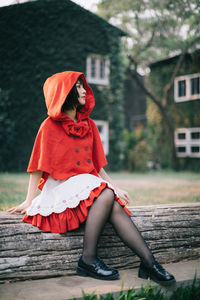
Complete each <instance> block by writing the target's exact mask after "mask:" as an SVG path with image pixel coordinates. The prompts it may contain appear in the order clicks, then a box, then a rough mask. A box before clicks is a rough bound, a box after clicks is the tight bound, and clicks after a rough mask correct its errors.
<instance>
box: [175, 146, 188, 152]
mask: <svg viewBox="0 0 200 300" xmlns="http://www.w3.org/2000/svg"><path fill="white" fill-rule="evenodd" d="M177 151H178V153H185V152H186V147H183V146H181V147H177Z"/></svg>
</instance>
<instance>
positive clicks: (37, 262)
mask: <svg viewBox="0 0 200 300" xmlns="http://www.w3.org/2000/svg"><path fill="white" fill-rule="evenodd" d="M131 211H132V214H133V216H132V217H131V218H132V220H133V221H134V222H135V223H136V225H137V226H138V228H139V230H140V231H141V233H142V235H143V236H144V238H145V240H146V242H147V243H148V244H149V246H150V248H151V249H152V251H153V253H154V255H155V257H156V259H157V260H158V261H159V262H160V263H169V262H176V261H181V260H185V259H187V260H191V259H197V258H199V257H200V235H199V232H200V218H199V215H200V204H179V205H156V206H141V207H134V208H133V207H132V208H131ZM21 218H22V215H11V214H9V213H6V212H0V282H5V281H7V280H10V281H16V280H26V279H36V278H47V277H55V276H61V275H74V274H75V273H76V265H77V261H78V259H79V257H80V255H81V253H82V245H83V236H84V225H81V227H80V228H79V229H77V230H74V231H71V232H68V233H66V234H56V233H47V232H43V231H40V230H39V229H38V228H37V227H34V226H32V225H31V224H27V223H23V222H22V221H21ZM99 256H100V257H101V258H102V259H104V261H105V262H106V263H108V264H110V265H111V266H113V267H116V268H119V269H127V268H135V267H138V265H139V258H138V257H137V256H136V255H135V254H134V253H133V252H132V251H131V250H130V249H129V248H128V247H126V246H125V245H124V243H123V242H122V241H121V240H120V239H119V237H118V236H116V233H115V232H114V230H113V229H112V227H111V225H109V224H107V225H106V227H105V229H104V231H103V233H102V236H101V239H100V242H99Z"/></svg>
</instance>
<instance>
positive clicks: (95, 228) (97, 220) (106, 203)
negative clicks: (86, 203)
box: [82, 188, 115, 264]
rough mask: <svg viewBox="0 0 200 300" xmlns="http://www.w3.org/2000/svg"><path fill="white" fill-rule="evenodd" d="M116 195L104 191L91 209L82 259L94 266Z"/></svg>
mask: <svg viewBox="0 0 200 300" xmlns="http://www.w3.org/2000/svg"><path fill="white" fill-rule="evenodd" d="M114 201H115V200H114V193H113V191H112V190H110V189H107V188H106V189H104V190H103V191H102V193H101V194H100V195H99V197H98V198H97V199H96V200H95V201H94V203H93V204H92V206H91V207H90V209H89V213H88V216H87V220H86V224H85V236H84V245H83V255H82V259H83V261H84V262H85V263H87V264H92V263H93V262H94V260H95V258H96V257H97V243H98V240H99V236H100V234H101V232H102V230H103V227H104V225H105V223H106V221H107V220H108V219H109V216H110V213H111V211H112V208H113V204H114Z"/></svg>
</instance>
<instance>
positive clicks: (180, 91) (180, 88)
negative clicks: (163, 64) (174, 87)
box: [178, 80, 186, 97]
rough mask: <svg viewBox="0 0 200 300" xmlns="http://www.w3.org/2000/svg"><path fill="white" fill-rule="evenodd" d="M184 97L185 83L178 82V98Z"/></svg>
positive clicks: (183, 81)
mask: <svg viewBox="0 0 200 300" xmlns="http://www.w3.org/2000/svg"><path fill="white" fill-rule="evenodd" d="M185 95H186V81H185V80H180V81H178V97H184V96H185Z"/></svg>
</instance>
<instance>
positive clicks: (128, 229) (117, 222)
mask: <svg viewBox="0 0 200 300" xmlns="http://www.w3.org/2000/svg"><path fill="white" fill-rule="evenodd" d="M109 221H110V223H111V224H112V225H113V227H114V229H115V231H116V232H117V234H118V235H119V237H120V238H121V239H122V241H123V242H124V243H125V244H126V245H127V246H128V247H129V248H130V249H131V250H133V252H134V253H135V254H137V255H138V256H139V257H140V258H141V260H142V261H143V262H144V264H145V265H146V266H151V265H152V262H153V261H155V259H154V256H153V254H152V253H151V251H150V249H149V247H148V246H147V244H146V242H145V240H144V239H143V237H142V235H141V233H140V232H139V230H138V229H137V227H136V225H135V224H134V223H133V221H132V220H131V218H130V217H129V216H128V215H127V213H126V212H125V211H124V209H123V208H122V206H121V205H120V204H119V203H118V202H117V201H115V202H114V204H113V208H112V212H111V214H110V218H109Z"/></svg>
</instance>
